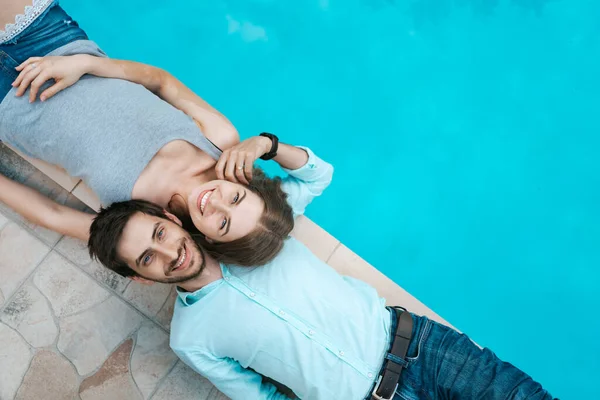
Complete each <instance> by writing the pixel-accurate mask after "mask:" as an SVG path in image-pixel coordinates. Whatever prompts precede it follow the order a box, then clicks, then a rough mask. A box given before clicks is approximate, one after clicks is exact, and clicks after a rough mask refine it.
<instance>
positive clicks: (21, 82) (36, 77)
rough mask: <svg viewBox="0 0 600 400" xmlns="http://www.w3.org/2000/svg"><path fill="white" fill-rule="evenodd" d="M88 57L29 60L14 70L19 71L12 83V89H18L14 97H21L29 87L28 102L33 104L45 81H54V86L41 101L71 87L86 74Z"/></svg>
mask: <svg viewBox="0 0 600 400" xmlns="http://www.w3.org/2000/svg"><path fill="white" fill-rule="evenodd" d="M89 57H90V56H87V55H84V54H78V55H75V56H63V57H31V58H29V59H28V60H27V61H25V62H24V63H22V64H21V65H19V66H18V67H17V68H16V70H17V71H20V74H19V76H18V77H17V79H15V81H14V82H13V83H12V86H13V87H18V90H17V93H16V95H17V96H23V94H24V93H25V91H26V90H27V88H28V87H31V91H30V92H29V102H30V103H33V102H34V101H35V99H36V97H37V94H38V92H39V90H40V87H41V86H42V85H43V84H44V83H45V82H46V81H48V80H50V79H54V80H55V81H56V82H55V83H54V85H52V86H50V87H49V88H48V89H46V90H44V92H43V93H42V94H41V96H40V99H41V100H42V101H45V100H47V99H49V98H50V97H52V96H54V95H55V94H56V93H58V92H60V91H61V90H63V89H65V88H68V87H69V86H71V85H73V84H74V83H75V82H77V81H78V80H79V78H81V76H82V75H83V74H85V73H86V72H87V66H88V60H89Z"/></svg>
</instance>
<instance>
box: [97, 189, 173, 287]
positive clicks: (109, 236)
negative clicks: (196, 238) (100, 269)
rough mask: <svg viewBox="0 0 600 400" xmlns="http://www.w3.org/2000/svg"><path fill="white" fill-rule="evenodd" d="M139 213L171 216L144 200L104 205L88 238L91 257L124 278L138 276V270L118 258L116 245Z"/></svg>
mask: <svg viewBox="0 0 600 400" xmlns="http://www.w3.org/2000/svg"><path fill="white" fill-rule="evenodd" d="M136 213H143V214H146V215H150V216H153V217H159V218H164V219H169V218H168V217H167V215H166V214H165V210H164V209H163V208H162V207H160V206H157V205H156V204H154V203H150V202H149V201H145V200H128V201H121V202H118V203H113V204H111V205H110V206H108V207H106V208H101V209H100V212H99V213H98V215H97V216H96V218H94V222H92V226H91V227H90V240H89V241H88V249H89V251H90V256H91V257H92V258H95V259H96V260H98V261H100V262H101V263H102V264H104V266H106V267H107V268H108V269H110V270H112V271H114V272H116V273H117V274H119V275H121V276H125V277H131V276H137V273H136V272H135V271H134V270H133V269H131V268H130V267H129V265H127V263H126V262H125V261H123V260H122V259H121V258H120V257H119V255H118V254H117V246H118V245H119V241H120V240H121V236H122V235H123V229H125V225H127V222H129V220H130V219H131V217H132V216H133V215H134V214H136Z"/></svg>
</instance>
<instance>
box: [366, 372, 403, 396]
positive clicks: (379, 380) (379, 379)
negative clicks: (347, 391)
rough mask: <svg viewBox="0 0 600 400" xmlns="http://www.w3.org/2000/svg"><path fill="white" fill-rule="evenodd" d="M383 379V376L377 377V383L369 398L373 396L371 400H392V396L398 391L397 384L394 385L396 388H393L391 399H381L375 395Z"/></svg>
mask: <svg viewBox="0 0 600 400" xmlns="http://www.w3.org/2000/svg"><path fill="white" fill-rule="evenodd" d="M382 378H383V376H381V375H379V378H378V379H377V383H375V389H373V393H371V396H373V399H375V400H392V399H393V398H394V395H395V394H396V390H398V385H399V384H398V383H396V387H395V388H394V391H393V392H392V397H390V398H387V399H386V398H385V397H381V396H380V395H378V394H377V389H379V385H380V384H381V379H382Z"/></svg>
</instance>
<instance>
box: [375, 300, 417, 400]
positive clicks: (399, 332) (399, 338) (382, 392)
mask: <svg viewBox="0 0 600 400" xmlns="http://www.w3.org/2000/svg"><path fill="white" fill-rule="evenodd" d="M393 310H394V311H395V312H396V317H397V321H398V326H397V328H396V336H395V337H394V341H393V342H392V350H390V352H389V353H388V355H387V357H386V359H387V361H386V363H385V367H384V369H383V372H382V373H381V375H380V377H379V379H378V380H377V384H376V385H375V389H373V393H372V396H373V397H372V398H373V400H391V399H392V398H393V397H394V394H395V393H396V389H398V381H399V380H400V375H402V369H403V368H405V367H406V361H405V357H406V352H407V351H408V345H409V344H410V338H411V336H412V328H413V320H412V316H411V315H410V313H409V312H408V311H403V310H400V309H397V308H394V309H393Z"/></svg>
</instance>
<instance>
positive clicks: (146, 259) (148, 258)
mask: <svg viewBox="0 0 600 400" xmlns="http://www.w3.org/2000/svg"><path fill="white" fill-rule="evenodd" d="M150 261H152V255H151V254H148V255H146V257H144V260H143V261H142V263H143V264H144V265H148V264H149V263H150Z"/></svg>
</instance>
